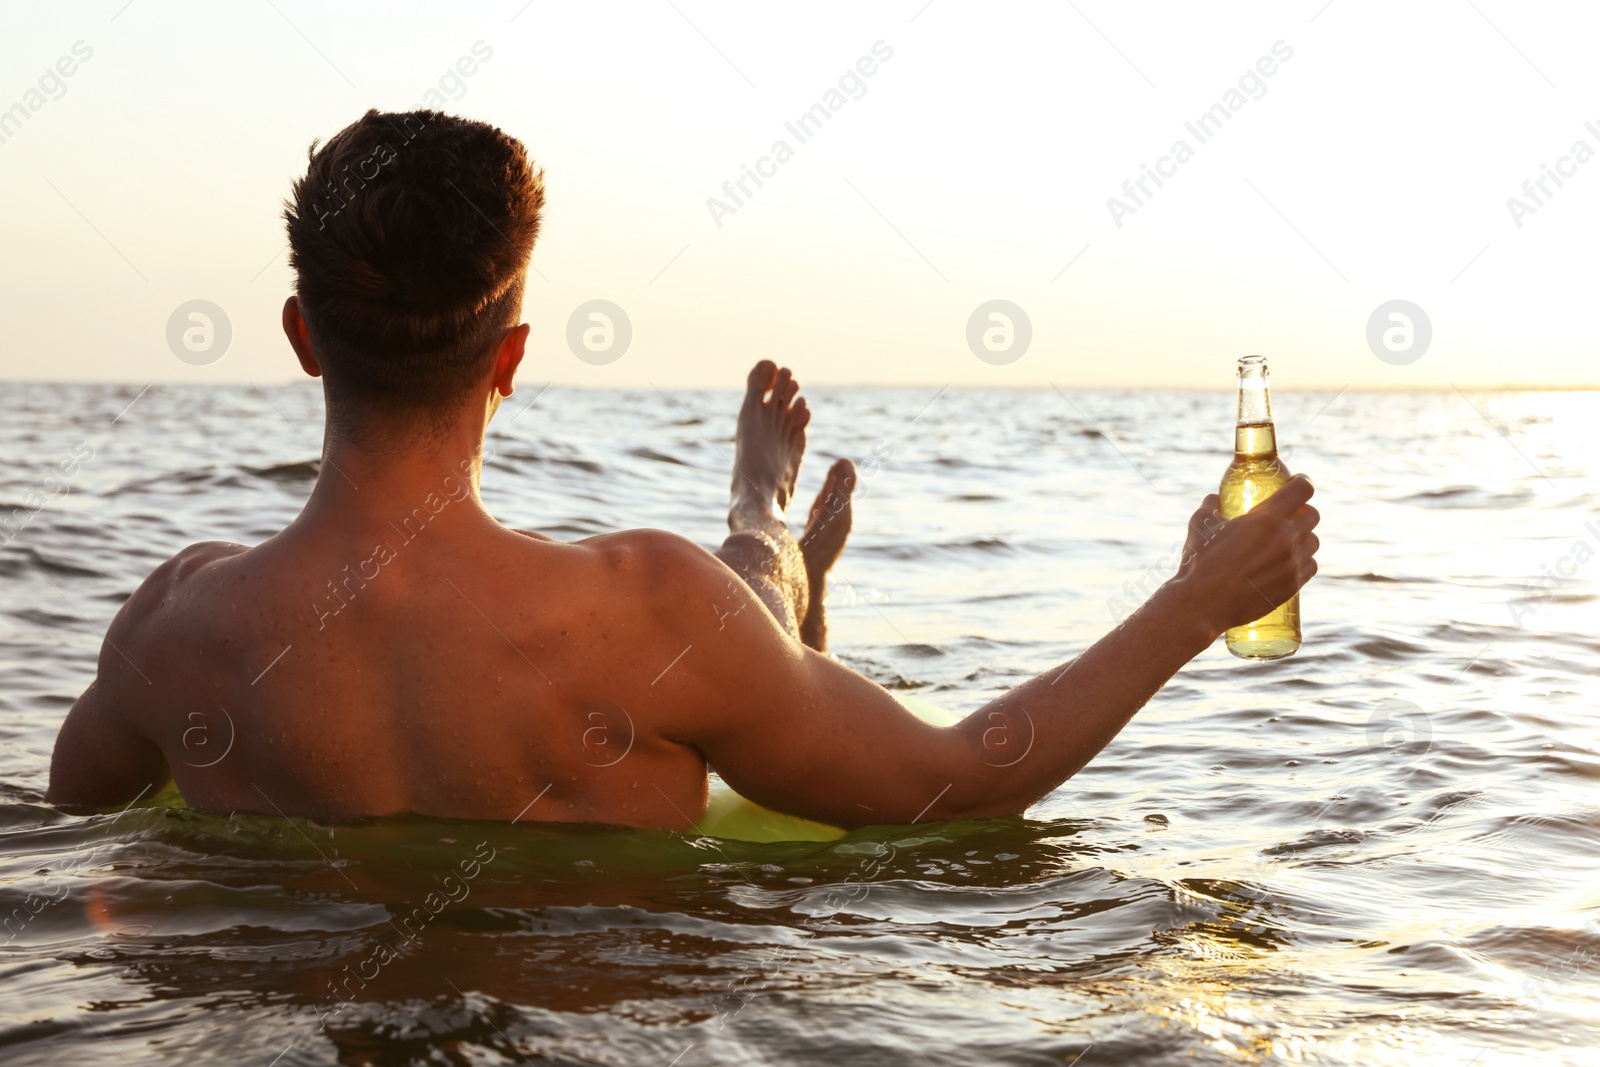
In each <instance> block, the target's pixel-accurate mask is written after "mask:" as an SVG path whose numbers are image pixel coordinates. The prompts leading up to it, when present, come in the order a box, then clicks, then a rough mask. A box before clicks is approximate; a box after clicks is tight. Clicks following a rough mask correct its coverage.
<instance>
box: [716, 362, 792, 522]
mask: <svg viewBox="0 0 1600 1067" xmlns="http://www.w3.org/2000/svg"><path fill="white" fill-rule="evenodd" d="M799 391H800V383H799V382H797V381H795V380H794V375H793V374H792V373H790V371H789V368H787V367H783V368H781V369H780V368H779V367H778V366H777V364H775V363H773V362H772V361H771V360H770V359H764V360H762V361H761V362H760V363H757V364H756V365H755V369H753V370H752V371H751V372H750V377H749V380H748V381H747V383H746V388H745V395H744V404H743V406H742V407H740V409H739V428H738V432H737V435H736V437H735V441H736V446H735V455H734V460H733V511H732V513H731V514H730V515H729V519H728V521H729V523H730V525H733V527H734V529H735V531H737V530H739V529H741V528H750V527H755V528H760V527H761V526H762V525H764V522H760V521H758V522H749V521H748V519H749V518H752V517H754V516H751V515H750V514H749V512H750V511H752V510H754V512H755V514H756V516H760V517H761V518H762V519H765V520H769V521H770V520H771V519H778V521H780V522H781V521H782V519H781V513H782V511H783V510H785V509H786V508H788V506H789V501H790V500H791V499H793V497H794V483H795V479H796V478H797V477H798V476H799V474H800V458H801V456H803V455H804V454H805V450H806V424H807V423H809V422H810V421H811V411H810V409H808V408H807V407H806V402H805V399H804V398H801V399H798V400H797V399H795V394H796V393H798V392H799ZM774 504H776V505H777V511H776V512H774V511H773V505H774ZM741 513H743V514H741Z"/></svg>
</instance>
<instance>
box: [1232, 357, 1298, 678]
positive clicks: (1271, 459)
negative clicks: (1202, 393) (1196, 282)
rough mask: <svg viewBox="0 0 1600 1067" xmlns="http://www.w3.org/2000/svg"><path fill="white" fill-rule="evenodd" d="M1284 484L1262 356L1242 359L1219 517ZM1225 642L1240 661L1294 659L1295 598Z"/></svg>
mask: <svg viewBox="0 0 1600 1067" xmlns="http://www.w3.org/2000/svg"><path fill="white" fill-rule="evenodd" d="M1288 480H1289V471H1288V470H1287V469H1286V468H1285V467H1284V465H1283V462H1282V461H1281V460H1280V459H1279V458H1278V438H1277V433H1276V432H1275V431H1274V430H1273V427H1272V399H1271V397H1270V396H1269V395H1268V392H1267V360H1266V357H1264V356H1246V357H1244V358H1243V359H1241V360H1240V361H1239V422H1238V426H1237V428H1236V429H1235V430H1234V437H1233V462H1232V463H1230V464H1228V469H1227V471H1226V472H1225V473H1224V474H1223V475H1222V488H1221V489H1220V490H1219V493H1220V495H1221V497H1222V517H1223V518H1224V519H1231V518H1233V517H1235V516H1236V515H1243V514H1244V513H1245V512H1247V511H1249V510H1250V509H1251V508H1253V507H1255V506H1256V505H1257V504H1259V503H1261V502H1262V501H1263V500H1265V499H1267V497H1269V496H1271V495H1272V494H1273V493H1275V492H1277V491H1278V489H1279V488H1280V487H1281V486H1282V485H1283V483H1284V482H1287V481H1288ZM1264 606H1265V604H1264V603H1263V607H1264ZM1226 640H1227V643H1228V651H1229V652H1232V653H1233V654H1234V655H1235V656H1238V657H1240V658H1241V659H1254V660H1270V659H1282V658H1284V657H1285V656H1292V655H1294V654H1295V652H1297V651H1299V649H1300V594H1298V593H1296V594H1295V595H1294V596H1292V597H1290V598H1289V600H1288V602H1287V603H1284V604H1279V605H1278V606H1277V607H1276V608H1273V609H1272V610H1271V611H1269V612H1267V613H1266V614H1265V615H1263V616H1262V617H1261V618H1259V619H1257V620H1256V621H1255V622H1252V623H1247V624H1246V625H1244V626H1235V627H1234V628H1233V629H1231V630H1229V631H1228V632H1227V634H1226Z"/></svg>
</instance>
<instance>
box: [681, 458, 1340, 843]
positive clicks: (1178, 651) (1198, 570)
mask: <svg viewBox="0 0 1600 1067" xmlns="http://www.w3.org/2000/svg"><path fill="white" fill-rule="evenodd" d="M1311 494H1312V487H1311V483H1310V482H1309V481H1308V480H1306V479H1305V478H1303V477H1301V478H1296V479H1293V480H1292V481H1291V482H1289V483H1288V484H1287V485H1286V486H1285V487H1284V488H1283V489H1281V490H1279V491H1278V493H1276V494H1275V495H1274V496H1273V497H1272V498H1271V499H1269V500H1268V501H1267V502H1266V503H1264V504H1263V505H1261V506H1260V507H1258V508H1257V509H1256V510H1254V511H1252V512H1251V513H1250V514H1248V515H1245V516H1242V517H1240V518H1237V519H1234V520H1231V521H1229V522H1227V523H1225V524H1222V526H1221V529H1220V530H1218V531H1217V532H1216V533H1215V535H1214V536H1208V535H1207V534H1206V533H1205V532H1204V530H1203V528H1202V523H1203V520H1204V518H1209V517H1210V516H1211V515H1212V514H1213V513H1214V508H1215V500H1214V499H1208V500H1207V501H1206V503H1205V505H1204V506H1202V508H1201V510H1200V511H1199V512H1197V513H1196V515H1195V518H1194V520H1191V523H1190V531H1191V535H1190V543H1189V546H1188V548H1187V549H1186V551H1185V561H1184V564H1183V566H1182V568H1181V569H1180V570H1179V573H1178V575H1177V576H1176V577H1174V578H1173V579H1171V580H1170V581H1168V582H1167V583H1166V584H1165V585H1164V586H1162V588H1161V589H1160V590H1158V591H1157V592H1156V594H1155V595H1154V596H1152V597H1151V598H1150V599H1149V600H1148V601H1147V602H1146V603H1145V604H1144V605H1143V606H1142V607H1141V608H1140V609H1139V610H1138V611H1136V612H1134V613H1133V614H1132V615H1131V616H1129V618H1128V619H1127V620H1126V621H1124V622H1123V623H1122V625H1120V626H1118V627H1117V628H1116V629H1115V630H1113V631H1112V632H1111V633H1109V634H1107V635H1106V636H1105V637H1103V638H1101V639H1100V640H1099V641H1097V642H1096V643H1095V644H1094V645H1093V646H1091V647H1090V648H1089V649H1088V650H1087V651H1085V652H1084V653H1083V654H1082V655H1080V656H1079V657H1078V658H1077V659H1075V660H1073V661H1072V662H1071V663H1068V664H1066V665H1064V666H1062V667H1058V668H1055V669H1052V670H1050V671H1047V672H1045V673H1044V674H1041V675H1039V676H1038V677H1036V678H1034V679H1032V680H1031V681H1029V682H1027V683H1025V684H1023V685H1021V686H1019V687H1017V688H1016V689H1014V690H1012V691H1011V692H1009V693H1007V694H1005V695H1004V696H1002V697H1000V698H998V699H996V700H994V701H992V702H990V703H989V704H987V705H985V706H984V707H982V708H980V709H978V710H977V711H975V712H973V713H972V714H971V715H969V716H967V718H965V719H964V720H962V721H961V722H959V723H957V724H956V725H954V726H951V727H947V728H943V729H941V728H938V727H933V726H929V725H927V724H926V723H924V722H922V721H921V720H920V719H918V718H917V717H916V716H914V715H912V714H911V713H910V712H908V711H906V710H905V709H904V708H903V707H901V705H900V704H899V703H898V702H897V701H896V700H895V699H894V698H893V697H892V696H890V695H889V693H888V692H886V691H885V690H883V689H882V688H881V687H879V686H877V685H876V684H874V683H873V682H871V681H870V680H868V679H866V678H863V677H861V676H860V675H858V674H855V673H854V672H853V671H850V670H848V669H847V668H845V667H843V666H841V665H840V664H838V663H835V662H833V661H831V660H829V659H828V658H827V657H825V656H821V655H819V654H817V653H815V652H812V651H810V650H808V649H806V648H804V647H802V646H800V645H799V644H798V642H796V641H794V640H793V639H791V638H789V637H788V636H787V635H785V634H784V633H783V632H782V631H781V630H780V629H779V628H778V626H777V624H776V623H774V622H773V620H772V619H771V618H770V617H769V616H768V615H767V614H766V613H764V612H744V613H742V614H740V615H739V616H736V617H734V618H730V619H728V620H726V624H725V625H723V626H722V628H721V629H718V628H717V627H714V626H709V625H707V624H705V623H703V622H696V621H695V620H696V616H694V615H690V616H689V617H688V619H687V620H685V621H684V624H686V625H687V627H688V629H689V630H696V629H701V630H704V631H705V632H703V633H699V632H696V633H693V634H692V635H691V636H692V637H693V638H694V639H695V647H696V648H697V649H701V650H704V652H705V655H703V656H697V657H694V658H693V662H691V660H690V658H688V657H685V660H684V665H683V668H682V669H681V670H680V671H675V672H674V675H673V676H672V677H670V678H669V679H667V680H666V681H665V682H664V683H663V684H670V685H671V686H672V688H673V690H674V692H673V693H672V697H673V699H672V700H671V707H673V708H674V709H681V710H678V711H676V712H669V713H667V715H666V717H665V718H663V719H662V720H661V721H660V727H661V728H662V729H663V730H664V731H666V732H667V733H668V734H669V736H673V737H675V738H677V739H681V740H683V741H685V742H688V743H690V744H693V745H695V746H696V747H697V748H699V749H700V751H701V752H702V753H703V754H704V755H705V756H706V758H707V760H708V761H709V762H710V763H711V765H712V766H713V767H715V768H716V769H717V771H718V772H719V773H721V774H722V776H723V777H724V778H725V779H727V781H728V782H729V784H731V785H732V786H733V787H734V788H735V789H737V790H738V791H739V792H740V793H742V794H743V795H745V796H747V797H749V798H750V799H752V800H755V801H757V802H759V803H762V804H765V805H767V806H768V807H772V808H776V809H778V810H781V811H788V812H792V813H794V814H798V815H805V816H808V817H810V818H815V819H820V820H823V821H825V822H831V823H834V824H837V825H844V826H859V825H865V824H870V823H903V822H914V821H921V820H927V819H947V818H958V817H972V816H984V815H1009V814H1019V813H1021V812H1023V811H1025V810H1026V809H1027V808H1028V806H1029V805H1031V804H1033V803H1034V802H1035V801H1037V800H1039V799H1040V798H1041V797H1043V796H1045V795H1046V794H1048V793H1049V792H1050V791H1051V790H1053V789H1054V788H1056V786H1058V785H1060V784H1061V783H1062V782H1063V781H1065V780H1066V779H1067V778H1070V777H1071V776H1072V775H1073V774H1075V773H1077V771H1079V770H1080V769H1081V768H1082V767H1083V766H1084V765H1085V764H1087V763H1088V762H1089V761H1090V760H1091V759H1093V758H1094V756H1095V755H1097V754H1098V753H1099V752H1100V751H1101V749H1103V748H1104V747H1105V746H1106V745H1107V744H1108V743H1110V741H1111V739H1112V738H1114V737H1115V736H1116V735H1117V733H1118V732H1120V731H1121V729H1122V728H1123V726H1125V725H1126V724H1127V722H1128V720H1129V719H1131V718H1132V717H1133V715H1134V714H1135V713H1136V712H1137V711H1138V710H1139V709H1140V708H1141V707H1143V706H1144V704H1145V703H1146V702H1147V701H1148V700H1149V699H1150V698H1151V697H1152V696H1153V695H1155V693H1156V692H1157V691H1158V690H1160V688H1161V687H1162V686H1163V685H1165V684H1166V682H1167V681H1168V680H1169V679H1170V678H1171V677H1172V675H1174V674H1175V673H1177V671H1178V670H1179V669H1180V668H1181V667H1182V666H1183V665H1184V664H1185V663H1187V662H1188V661H1189V660H1190V659H1192V658H1193V657H1194V656H1195V655H1197V654H1199V653H1200V652H1201V651H1202V650H1204V649H1205V648H1206V647H1207V646H1209V645H1210V644H1211V643H1212V642H1214V641H1215V640H1216V638H1217V637H1218V636H1219V635H1221V633H1222V632H1223V631H1225V630H1226V629H1228V628H1229V627H1231V626H1237V625H1242V624H1244V623H1247V622H1249V621H1251V620H1252V619H1255V618H1258V617H1260V616H1261V615H1263V614H1265V613H1266V612H1267V611H1269V610H1271V609H1272V608H1273V607H1275V606H1277V605H1278V604H1280V603H1282V602H1283V601H1285V600H1287V599H1288V598H1289V597H1290V596H1292V595H1293V594H1294V593H1295V592H1297V591H1298V590H1299V589H1300V588H1301V586H1303V585H1304V584H1305V583H1306V582H1307V581H1309V580H1310V578H1311V576H1312V575H1313V574H1315V573H1316V562H1315V558H1314V556H1315V553H1316V549H1317V538H1316V535H1315V533H1314V532H1313V530H1314V529H1315V527H1316V524H1317V521H1318V515H1317V513H1316V511H1315V509H1313V508H1311V507H1310V506H1309V505H1308V504H1307V501H1308V500H1309V499H1310V497H1311ZM674 569H675V572H674V574H673V576H672V577H671V578H670V579H669V582H668V584H669V585H673V586H679V585H687V586H692V587H694V588H692V589H691V588H679V589H678V590H677V593H678V595H679V596H687V597H690V598H693V597H697V596H699V595H700V592H699V586H700V585H704V586H705V587H706V589H708V590H709V589H710V588H712V587H713V586H720V585H721V584H722V583H723V582H725V580H726V578H725V575H726V571H725V570H723V569H722V568H721V566H720V564H718V563H716V561H714V560H709V559H708V558H706V557H704V555H703V554H701V555H700V556H699V557H697V558H690V556H689V555H688V554H685V556H684V558H683V559H682V560H681V561H680V562H678V563H677V564H675V565H674ZM713 571H715V573H713ZM678 602H679V603H682V600H681V599H680V600H678ZM717 621H719V623H720V622H721V620H717ZM684 624H680V625H679V626H678V629H679V631H680V632H687V631H686V630H685V629H684Z"/></svg>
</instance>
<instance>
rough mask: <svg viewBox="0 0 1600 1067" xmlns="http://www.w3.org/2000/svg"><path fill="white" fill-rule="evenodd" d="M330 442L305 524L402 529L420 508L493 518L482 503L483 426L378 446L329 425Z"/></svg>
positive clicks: (464, 425)
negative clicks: (403, 519) (390, 524)
mask: <svg viewBox="0 0 1600 1067" xmlns="http://www.w3.org/2000/svg"><path fill="white" fill-rule="evenodd" d="M324 440H325V442H326V443H325V445H324V447H323V453H322V465H321V470H320V472H319V473H318V476H317V484H316V487H315V488H314V489H313V490H312V492H311V499H310V500H309V501H308V502H307V503H306V507H305V511H304V512H303V517H304V518H306V519H309V520H311V521H318V522H320V521H335V522H339V523H348V522H352V521H354V522H361V521H362V520H363V519H372V520H378V521H395V520H396V517H397V516H402V515H407V514H410V513H412V512H413V511H414V510H415V509H417V508H422V509H424V510H425V511H427V512H429V513H432V514H442V512H443V510H444V509H445V508H448V509H449V510H450V511H451V512H453V513H455V515H459V514H461V513H463V512H470V513H473V514H476V515H478V516H480V517H482V518H485V519H487V518H488V517H489V516H488V513H487V512H486V511H485V510H484V508H483V504H482V502H481V501H480V500H479V497H478V485H479V479H480V475H481V471H482V460H483V425H482V424H481V422H480V423H479V424H478V425H473V424H472V423H471V422H468V421H463V422H461V423H458V424H456V425H455V426H452V427H450V428H449V430H448V431H447V432H444V433H442V434H438V435H435V434H433V433H430V432H420V433H417V434H413V435H408V436H406V437H404V438H401V439H389V440H378V439H374V438H371V437H363V436H360V435H353V434H351V433H349V432H346V431H341V430H340V429H338V428H337V427H335V426H334V425H333V424H332V423H331V421H330V424H329V426H328V428H327V432H326V436H325V438H324ZM463 505H465V506H463ZM453 517H454V516H453Z"/></svg>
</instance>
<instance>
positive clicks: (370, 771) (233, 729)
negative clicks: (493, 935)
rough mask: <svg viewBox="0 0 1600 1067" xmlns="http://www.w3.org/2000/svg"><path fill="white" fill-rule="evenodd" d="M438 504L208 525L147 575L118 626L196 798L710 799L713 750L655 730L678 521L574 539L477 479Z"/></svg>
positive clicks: (592, 813)
mask: <svg viewBox="0 0 1600 1067" xmlns="http://www.w3.org/2000/svg"><path fill="white" fill-rule="evenodd" d="M440 502H443V506H441V507H440V509H439V511H438V513H437V514H433V513H430V512H429V511H427V510H426V509H422V510H420V511H419V512H418V513H417V515H418V516H419V517H416V518H411V517H408V518H407V520H406V521H404V522H403V523H401V524H399V525H394V526H390V525H389V524H388V523H383V524H382V525H372V526H371V528H367V529H359V528H352V527H351V526H350V525H348V524H338V525H329V524H326V523H324V524H322V525H319V526H317V527H315V528H311V527H310V526H309V524H307V523H304V522H301V523H297V524H295V526H291V527H290V528H289V529H288V530H286V531H285V532H283V533H281V534H279V535H278V536H277V537H274V538H272V539H271V540H269V541H267V542H266V543H264V544H262V545H261V546H259V547H257V548H253V549H244V548H242V547H241V546H238V545H224V544H205V545H197V546H194V547H192V548H190V549H187V550H185V552H183V553H181V554H180V555H179V556H178V557H176V558H175V559H174V560H173V561H172V562H170V563H168V564H167V565H165V566H164V567H163V568H162V570H161V571H160V572H158V574H157V575H156V576H155V578H154V579H153V580H152V582H151V583H149V584H148V585H147V586H146V587H145V588H144V589H142V590H141V592H140V594H139V596H138V599H137V601H136V602H135V603H132V604H130V605H129V612H128V614H127V617H126V618H125V619H124V620H122V622H123V623H124V625H123V626H122V627H120V628H121V629H124V630H126V631H128V632H129V633H130V639H129V640H127V641H126V642H119V644H120V645H121V647H122V649H123V651H124V652H125V653H126V654H127V655H128V657H129V658H130V659H131V660H132V661H133V662H135V663H138V664H139V665H140V670H141V671H142V672H143V674H144V675H145V676H147V677H148V678H149V682H148V683H147V684H134V685H126V686H123V687H122V691H123V692H124V693H126V694H127V696H128V697H130V698H131V699H133V700H134V701H136V707H135V708H133V709H130V714H131V715H132V717H133V718H134V719H135V721H137V722H139V723H141V724H142V725H143V727H144V732H145V734H146V736H149V737H151V738H157V739H159V744H160V747H161V749H162V752H163V755H164V756H165V758H166V763H167V765H168V767H170V768H171V771H172V774H173V777H174V780H175V782H176V784H177V785H178V787H179V789H180V791H181V792H182V793H183V795H184V797H185V799H186V800H187V802H188V803H189V804H190V805H191V806H192V807H195V808H197V809H200V810H204V811H214V812H228V811H234V810H260V811H272V810H274V809H279V810H285V811H294V812H297V813H300V814H306V815H312V816H316V817H323V818H335V817H354V816H366V815H381V814H390V813H396V812H414V813H418V814H424V815H434V816H441V817H452V818H485V819H513V818H516V817H518V816H521V815H527V816H528V817H531V818H539V819H558V820H562V821H595V822H610V823H621V824H629V825H654V826H661V825H680V826H683V825H687V824H688V823H691V822H693V821H694V819H696V818H698V816H699V814H700V813H701V811H702V810H703V807H704V803H705V791H706V779H705V766H704V761H703V760H702V759H701V757H700V755H699V754H698V753H697V752H696V751H695V750H694V749H692V748H690V747H688V746H685V745H681V744H676V743H673V742H668V741H664V740H662V739H660V738H659V737H657V736H654V735H653V733H652V731H651V730H650V729H649V723H650V722H651V721H652V716H651V713H652V712H653V711H654V710H655V709H653V708H652V707H650V704H651V699H652V698H653V697H655V696H657V694H659V693H666V692H670V690H667V689H662V688H659V687H654V686H652V685H651V682H652V681H653V680H655V679H656V678H657V677H658V676H660V675H661V673H662V671H663V670H664V669H666V668H667V667H668V666H669V663H670V661H671V659H672V655H673V654H675V652H676V651H682V646H681V645H680V646H678V648H677V649H676V650H675V651H674V652H668V650H669V649H671V648H672V641H671V638H670V635H669V634H667V633H665V632H663V630H662V628H661V627H660V626H659V625H658V624H657V623H656V622H655V621H654V620H652V619H650V618H648V617H647V613H646V611H645V610H643V609H644V608H645V605H646V604H647V598H646V595H645V594H646V593H647V589H646V586H647V584H648V583H649V582H650V580H651V578H650V575H649V573H647V568H646V567H645V566H644V561H645V559H646V558H647V556H648V554H649V552H650V551H651V543H652V542H653V541H657V540H659V539H660V538H662V537H663V536H664V535H659V534H651V533H649V532H641V533H633V534H617V535H611V536H607V537H600V538H593V539H590V540H589V541H587V542H584V543H580V544H559V543H556V542H553V541H548V540H544V539H539V538H535V537H531V536H528V535H523V534H518V533H515V532H513V531H510V530H506V529H504V528H503V527H499V526H497V525H495V524H494V523H493V522H492V520H489V519H488V517H487V516H486V515H484V514H483V513H482V511H481V509H480V508H478V506H477V504H476V501H474V500H472V499H470V498H469V499H467V500H463V501H450V500H449V498H448V497H445V496H444V495H443V494H441V495H440V496H439V497H438V498H437V499H436V501H435V504H436V506H437V505H438V504H439V503H440ZM421 518H426V519H427V522H426V524H425V525H424V524H423V523H422V522H421V521H420V520H421ZM630 708H631V709H634V710H630ZM634 711H639V712H641V714H639V715H638V716H637V717H636V716H635V714H634ZM535 800H537V806H536V807H535V808H534V809H531V810H530V809H529V805H530V804H531V803H533V802H535Z"/></svg>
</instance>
